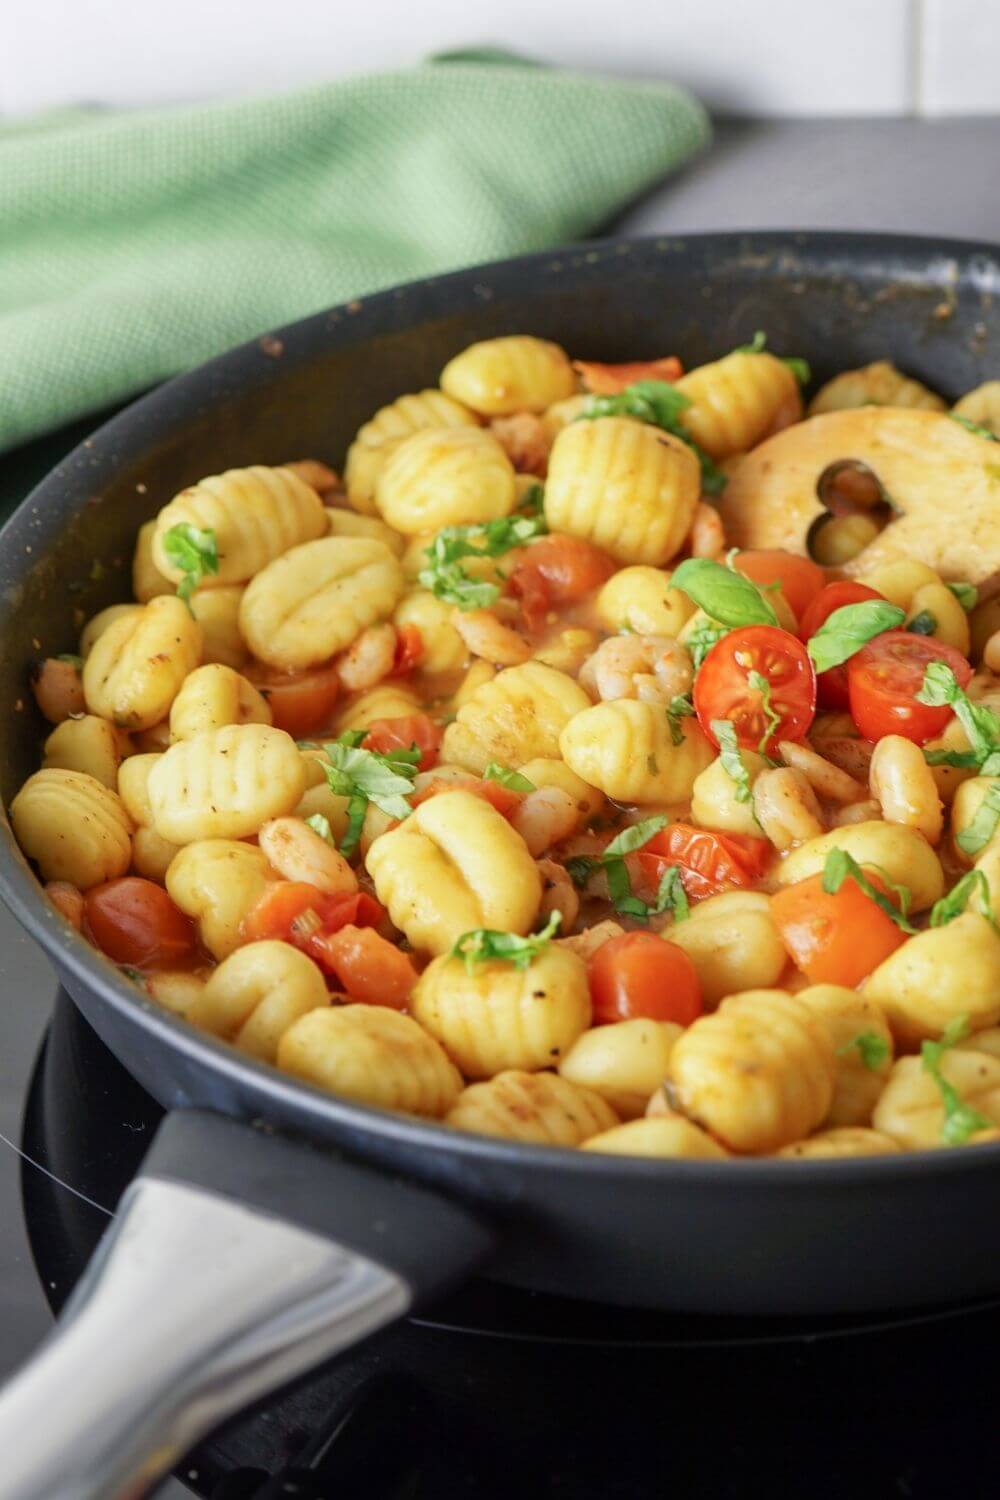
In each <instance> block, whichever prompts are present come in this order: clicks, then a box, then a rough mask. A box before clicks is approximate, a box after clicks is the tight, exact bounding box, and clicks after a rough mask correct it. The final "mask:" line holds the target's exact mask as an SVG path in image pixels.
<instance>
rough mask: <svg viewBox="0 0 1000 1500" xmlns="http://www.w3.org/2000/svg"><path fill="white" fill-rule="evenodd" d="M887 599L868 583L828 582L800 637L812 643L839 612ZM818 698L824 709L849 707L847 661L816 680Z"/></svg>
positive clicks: (801, 625)
mask: <svg viewBox="0 0 1000 1500" xmlns="http://www.w3.org/2000/svg"><path fill="white" fill-rule="evenodd" d="M883 597H884V596H883V595H882V594H880V593H878V591H877V590H876V589H870V588H869V587H868V585H867V584H864V583H847V582H845V583H828V584H827V586H826V588H825V589H821V590H820V592H819V593H818V594H817V595H816V597H815V599H813V601H812V603H811V604H810V605H809V607H808V609H807V610H806V611H805V613H804V614H803V615H801V616H800V618H799V635H800V636H801V637H802V639H803V640H804V641H808V640H809V639H810V638H811V637H812V636H814V635H815V634H816V632H817V630H819V628H820V626H821V625H825V624H826V622H827V620H828V619H829V618H830V616H831V615H832V614H833V612H834V610H835V609H843V608H844V607H845V605H848V604H863V603H864V601H865V600H866V599H881V598H883ZM816 699H817V702H818V703H819V704H820V707H821V708H832V709H839V710H843V709H845V708H847V706H848V701H849V700H848V693H847V662H846V661H845V662H841V664H840V666H839V667H829V668H828V669H827V671H825V672H820V673H819V674H818V675H817V678H816Z"/></svg>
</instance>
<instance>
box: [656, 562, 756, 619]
mask: <svg viewBox="0 0 1000 1500" xmlns="http://www.w3.org/2000/svg"><path fill="white" fill-rule="evenodd" d="M670 587H671V588H674V589H680V590H681V592H682V593H684V594H687V596H688V598H689V599H693V600H694V602H695V604H697V605H698V607H699V608H700V609H703V610H704V611H705V613H706V615H709V616H710V617H711V619H712V620H718V621H719V623H720V624H722V625H728V626H729V627H730V629H734V628H735V627H737V626H740V625H777V624H778V616H777V615H776V614H775V612H774V610H773V609H772V607H771V605H770V603H769V602H768V600H767V599H765V598H764V595H763V594H762V593H761V591H760V589H759V588H758V587H757V585H756V584H754V583H751V581H750V579H749V578H744V576H743V574H742V573H737V572H735V571H734V570H733V569H732V568H727V567H724V566H723V564H722V563H717V562H712V561H710V559H708V558H707V557H689V558H688V559H687V561H686V562H682V563H681V565H680V567H679V568H677V569H675V571H674V573H673V574H672V576H671V579H670Z"/></svg>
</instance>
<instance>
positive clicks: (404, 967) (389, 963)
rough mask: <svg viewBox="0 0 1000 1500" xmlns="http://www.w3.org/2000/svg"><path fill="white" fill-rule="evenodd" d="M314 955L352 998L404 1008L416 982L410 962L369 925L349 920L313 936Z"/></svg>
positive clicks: (411, 962) (410, 960)
mask: <svg viewBox="0 0 1000 1500" xmlns="http://www.w3.org/2000/svg"><path fill="white" fill-rule="evenodd" d="M314 947H315V952H314V954H313V956H314V957H315V958H316V959H317V961H318V962H320V963H322V965H323V967H324V968H325V969H328V970H329V971H330V972H331V973H333V974H334V975H335V976H336V979H337V982H338V983H339V984H340V986H341V988H342V989H343V990H344V991H345V992H346V993H347V994H348V995H350V997H351V999H352V1000H360V1001H362V1002H363V1003H364V1004H365V1005H388V1006H391V1007H392V1008H393V1009H394V1010H405V1009H406V1007H407V1005H408V1003H409V999H410V993H411V991H412V989H413V986H414V985H415V984H416V982H417V978H418V975H417V971H416V969H415V968H414V966H413V961H412V959H411V958H409V957H408V956H407V954H405V953H403V952H402V950H401V949H399V948H397V947H396V945H395V943H390V942H389V941H388V940H387V939H386V938H384V937H380V936H379V934H378V933H377V932H373V931H372V929H371V928H370V927H355V926H353V925H351V924H350V923H348V924H347V925H346V926H344V927H341V928H339V929H338V930H337V931H336V932H333V933H323V934H321V935H319V936H317V938H316V939H315V944H314Z"/></svg>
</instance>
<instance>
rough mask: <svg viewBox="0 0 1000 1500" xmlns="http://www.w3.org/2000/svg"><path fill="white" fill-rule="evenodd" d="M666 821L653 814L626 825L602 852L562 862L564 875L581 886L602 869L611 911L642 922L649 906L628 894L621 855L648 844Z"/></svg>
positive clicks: (626, 872) (630, 891) (626, 875)
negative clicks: (638, 821) (651, 816)
mask: <svg viewBox="0 0 1000 1500" xmlns="http://www.w3.org/2000/svg"><path fill="white" fill-rule="evenodd" d="M668 821H669V819H667V818H665V817H662V816H657V817H654V818H643V820H642V822H641V823H632V824H630V825H629V827H628V828H623V829H622V831H621V833H619V834H618V835H617V837H615V838H613V839H612V840H611V842H610V844H608V846H607V848H606V849H605V850H604V851H603V853H601V854H597V855H594V854H576V855H573V857H572V858H571V859H568V860H567V861H566V871H567V874H568V875H569V877H570V879H571V880H572V882H573V884H574V885H575V886H577V888H578V889H582V888H583V887H584V886H585V885H586V884H587V881H588V880H589V879H590V877H591V876H592V875H593V874H594V872H595V871H596V870H600V869H603V870H604V874H605V877H606V879H607V882H608V897H609V899H610V901H611V904H612V906H613V907H614V908H615V910H616V911H618V912H620V913H621V914H622V915H623V916H626V917H635V918H637V919H638V920H639V921H644V920H645V919H646V918H647V917H648V916H649V912H650V907H649V905H648V904H647V903H646V902H645V901H642V900H640V899H639V897H638V896H633V894H632V882H631V881H630V879H629V874H628V866H627V865H626V863H625V855H626V854H633V853H634V852H635V850H636V849H641V848H642V846H643V845H644V844H648V843H649V841H650V839H651V838H654V837H655V836H656V834H658V833H659V831H660V829H661V828H665V827H666V826H667V823H668ZM661 909H662V908H661Z"/></svg>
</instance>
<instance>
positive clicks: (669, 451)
mask: <svg viewBox="0 0 1000 1500" xmlns="http://www.w3.org/2000/svg"><path fill="white" fill-rule="evenodd" d="M700 489H701V471H700V469H699V466H698V460H697V458H696V457H695V455H694V452H693V451H692V449H691V448H690V447H689V446H688V444H687V443H684V442H681V440H680V438H675V437H672V436H671V435H670V434H669V433H666V432H661V431H660V429H659V428H658V427H650V426H648V425H646V424H645V423H644V422H634V421H632V420H631V418H629V417H598V418H596V419H595V420H593V421H591V420H585V421H579V422H571V423H570V424H569V426H568V427H564V428H563V430H562V432H560V434H559V436H558V437H557V438H556V440H555V443H554V444H553V447H552V452H551V454H550V455H549V477H548V482H547V483H546V486H545V519H546V521H547V522H548V524H549V529H550V531H566V532H568V533H569V534H570V535H571V536H578V537H582V538H583V539H584V540H585V541H588V542H593V543H594V544H595V545H596V546H598V547H601V548H603V550H604V551H605V552H609V553H610V554H611V556H612V557H613V558H614V559H615V560H616V562H619V563H651V564H653V566H655V567H660V566H662V564H663V563H667V562H669V561H670V559H671V558H672V557H673V556H674V555H675V554H676V553H677V552H678V551H679V550H680V547H681V544H682V542H683V541H684V538H685V536H686V535H687V533H688V529H689V528H690V525H691V521H692V518H693V516H694V508H695V506H696V505H697V503H698V495H699V493H700Z"/></svg>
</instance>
